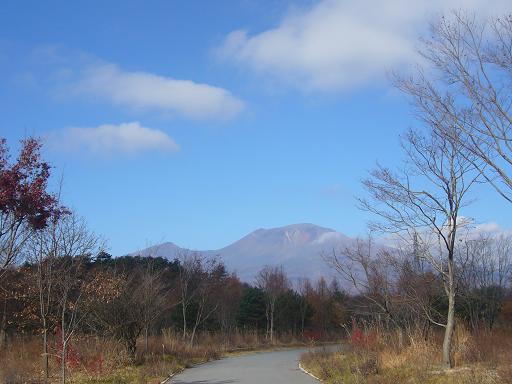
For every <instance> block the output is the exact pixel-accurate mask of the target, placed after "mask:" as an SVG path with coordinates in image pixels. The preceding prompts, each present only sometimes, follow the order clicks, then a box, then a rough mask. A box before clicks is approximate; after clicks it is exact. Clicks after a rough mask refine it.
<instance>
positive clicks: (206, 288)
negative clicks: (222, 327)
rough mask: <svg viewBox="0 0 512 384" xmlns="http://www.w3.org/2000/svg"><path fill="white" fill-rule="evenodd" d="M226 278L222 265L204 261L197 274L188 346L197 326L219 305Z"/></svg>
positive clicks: (215, 259)
mask: <svg viewBox="0 0 512 384" xmlns="http://www.w3.org/2000/svg"><path fill="white" fill-rule="evenodd" d="M226 278H227V273H226V269H225V267H224V264H222V263H221V262H219V260H218V259H217V258H213V259H209V260H204V261H203V263H202V266H201V271H200V272H199V281H198V285H197V288H196V298H195V302H196V304H197V308H196V314H195V320H194V325H193V327H192V333H191V334H190V345H191V346H192V345H193V344H194V338H195V335H196V332H197V328H198V327H199V325H201V324H202V323H204V322H205V321H206V320H208V319H209V318H210V316H211V315H212V314H213V313H214V312H215V311H216V310H217V308H218V307H219V304H220V293H221V287H222V285H223V284H224V283H225V280H226Z"/></svg>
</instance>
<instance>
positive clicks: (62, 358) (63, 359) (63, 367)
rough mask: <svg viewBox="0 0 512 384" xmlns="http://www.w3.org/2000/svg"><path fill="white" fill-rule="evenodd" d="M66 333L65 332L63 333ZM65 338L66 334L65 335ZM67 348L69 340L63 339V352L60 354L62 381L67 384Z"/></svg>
mask: <svg viewBox="0 0 512 384" xmlns="http://www.w3.org/2000/svg"><path fill="white" fill-rule="evenodd" d="M63 335H64V333H63ZM63 339H64V336H63ZM66 350H67V342H66V340H63V341H62V352H61V355H60V371H61V383H62V384H66Z"/></svg>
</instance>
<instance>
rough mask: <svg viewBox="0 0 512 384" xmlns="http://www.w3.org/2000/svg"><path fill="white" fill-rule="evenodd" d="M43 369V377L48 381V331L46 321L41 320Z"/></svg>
mask: <svg viewBox="0 0 512 384" xmlns="http://www.w3.org/2000/svg"><path fill="white" fill-rule="evenodd" d="M43 368H44V377H45V379H46V381H48V379H49V377H50V373H49V359H48V329H47V327H46V320H45V319H43Z"/></svg>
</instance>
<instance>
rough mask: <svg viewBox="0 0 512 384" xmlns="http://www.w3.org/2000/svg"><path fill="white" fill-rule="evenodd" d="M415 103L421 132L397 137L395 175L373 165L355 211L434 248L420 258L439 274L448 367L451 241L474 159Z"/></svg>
mask: <svg viewBox="0 0 512 384" xmlns="http://www.w3.org/2000/svg"><path fill="white" fill-rule="evenodd" d="M413 101H415V102H416V104H415V105H416V107H417V109H416V110H417V113H418V116H419V118H420V119H421V121H423V122H425V123H426V124H425V127H424V128H425V129H423V130H422V131H414V130H409V131H408V132H407V133H406V134H405V135H404V137H403V140H402V148H403V149H404V152H405V154H406V156H407V160H406V161H405V164H404V166H403V167H402V168H400V169H398V171H396V172H395V171H392V170H391V169H389V168H385V167H382V166H378V167H377V168H376V169H375V170H374V171H372V172H371V173H370V176H369V177H368V178H367V179H366V180H364V181H363V185H364V187H365V188H366V190H367V192H368V194H369V197H368V198H367V199H361V200H360V204H361V207H362V208H363V209H365V210H367V211H370V212H372V213H374V214H376V215H378V216H379V217H380V218H381V220H380V221H377V222H375V223H373V227H374V228H375V229H378V230H381V231H384V232H387V233H393V234H396V235H399V236H401V237H403V238H404V239H409V240H411V239H413V238H415V240H416V241H419V242H421V243H423V244H426V243H431V242H432V241H433V240H434V241H435V242H437V244H438V246H437V247H435V248H431V250H430V252H426V253H424V254H423V255H422V257H423V258H425V259H426V260H427V261H428V263H429V264H430V265H431V266H432V267H433V268H434V269H435V270H436V271H437V272H438V273H439V274H440V275H441V276H442V281H443V286H444V291H445V293H446V297H447V300H448V310H447V313H446V321H445V322H444V323H441V322H437V325H440V326H442V327H444V328H445V336H444V341H443V362H444V364H445V365H446V366H450V367H451V366H453V359H452V354H451V347H452V339H453V333H454V328H455V301H456V294H457V286H456V266H457V264H456V262H455V256H456V252H455V251H456V239H457V230H458V229H459V227H460V226H461V225H462V224H463V223H462V221H460V220H459V219H460V212H461V210H462V209H463V208H464V207H465V205H466V204H467V203H468V202H469V199H468V197H467V195H468V191H469V190H470V188H471V186H472V185H474V183H475V182H476V181H477V179H478V177H479V173H478V172H477V170H476V167H475V163H476V162H477V160H476V159H475V158H474V156H472V154H471V153H469V152H468V151H467V150H466V149H465V148H464V147H463V146H462V145H461V144H460V141H459V140H457V139H456V138H455V137H456V135H455V134H454V135H444V134H440V133H439V131H438V130H437V129H436V127H437V126H438V125H442V126H443V130H444V131H450V130H458V128H457V126H456V124H454V122H453V120H452V119H450V118H449V116H446V114H445V113H444V112H443V111H442V110H431V109H425V108H424V105H423V104H422V100H421V99H420V100H417V99H413Z"/></svg>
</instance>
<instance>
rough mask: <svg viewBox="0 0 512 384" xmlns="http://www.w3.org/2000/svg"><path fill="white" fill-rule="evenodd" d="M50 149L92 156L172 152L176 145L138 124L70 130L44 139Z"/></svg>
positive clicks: (164, 135)
mask: <svg viewBox="0 0 512 384" xmlns="http://www.w3.org/2000/svg"><path fill="white" fill-rule="evenodd" d="M48 139H49V141H50V143H51V144H52V146H53V147H56V148H58V149H63V150H69V151H83V152H87V153H92V154H104V155H113V154H133V153H138V152H145V151H162V152H174V151H177V150H178V149H179V147H178V145H177V144H176V143H175V142H174V140H173V139H171V138H170V137H169V136H168V135H167V134H166V133H165V132H162V131H159V130H157V129H151V128H147V127H144V126H141V125H140V124H139V123H138V122H132V123H122V124H119V125H113V124H103V125H100V126H98V127H91V128H80V127H70V128H67V129H64V130H63V131H61V132H56V133H53V134H51V135H49V137H48Z"/></svg>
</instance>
